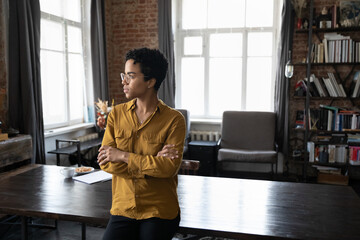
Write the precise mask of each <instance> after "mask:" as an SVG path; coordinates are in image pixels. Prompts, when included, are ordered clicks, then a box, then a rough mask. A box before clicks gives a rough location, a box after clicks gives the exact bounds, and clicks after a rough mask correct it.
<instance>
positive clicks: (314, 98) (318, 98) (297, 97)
mask: <svg viewBox="0 0 360 240" xmlns="http://www.w3.org/2000/svg"><path fill="white" fill-rule="evenodd" d="M293 97H294V99H301V100H304V99H305V98H306V96H293ZM310 99H311V100H345V99H348V97H310ZM351 99H353V100H357V99H360V98H358V97H357V98H351Z"/></svg>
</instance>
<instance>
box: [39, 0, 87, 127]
mask: <svg viewBox="0 0 360 240" xmlns="http://www.w3.org/2000/svg"><path fill="white" fill-rule="evenodd" d="M83 2H84V1H83V0H40V8H41V39H40V62H41V86H42V101H43V116H44V125H45V128H47V129H48V128H54V127H61V126H68V125H71V124H75V123H81V122H84V121H85V116H86V109H87V108H86V102H87V101H86V90H85V87H86V85H85V62H86V58H84V56H85V54H84V53H85V51H86V44H83V43H85V42H86V41H84V38H86V35H85V34H86V31H85V30H84V29H85V23H84V21H83V19H84V17H83V15H84V13H83V11H84V9H85V8H84V7H83V4H84V3H83Z"/></svg>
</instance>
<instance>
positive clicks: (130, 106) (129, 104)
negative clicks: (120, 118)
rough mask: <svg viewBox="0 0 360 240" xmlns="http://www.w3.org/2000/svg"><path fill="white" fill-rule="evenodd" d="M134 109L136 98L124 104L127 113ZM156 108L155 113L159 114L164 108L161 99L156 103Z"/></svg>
mask: <svg viewBox="0 0 360 240" xmlns="http://www.w3.org/2000/svg"><path fill="white" fill-rule="evenodd" d="M135 107H136V98H134V99H133V100H130V101H128V102H127V103H126V109H127V111H130V110H134V109H135ZM156 108H157V111H159V112H161V111H162V110H163V109H164V108H165V103H164V102H163V101H162V100H161V99H159V102H158V104H157V107H156Z"/></svg>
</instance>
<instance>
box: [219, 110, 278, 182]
mask: <svg viewBox="0 0 360 240" xmlns="http://www.w3.org/2000/svg"><path fill="white" fill-rule="evenodd" d="M275 126H276V113H273V112H245V111H225V112H224V113H223V119H222V130H221V131H222V132H221V139H220V141H219V150H218V162H217V170H218V175H220V176H221V175H223V176H226V175H227V174H230V175H231V174H233V173H234V172H237V173H238V172H248V171H244V170H243V167H244V164H247V165H252V167H253V170H255V171H251V172H258V171H256V170H257V169H258V165H256V166H253V164H267V165H268V168H269V167H270V166H269V165H271V169H270V172H271V176H273V175H274V165H275V171H276V173H277V156H278V152H277V145H276V143H275ZM254 167H255V169H254Z"/></svg>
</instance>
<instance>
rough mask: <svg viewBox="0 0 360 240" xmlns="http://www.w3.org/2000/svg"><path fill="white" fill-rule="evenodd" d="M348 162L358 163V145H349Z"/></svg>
mask: <svg viewBox="0 0 360 240" xmlns="http://www.w3.org/2000/svg"><path fill="white" fill-rule="evenodd" d="M349 164H351V165H360V146H349Z"/></svg>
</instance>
